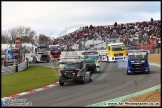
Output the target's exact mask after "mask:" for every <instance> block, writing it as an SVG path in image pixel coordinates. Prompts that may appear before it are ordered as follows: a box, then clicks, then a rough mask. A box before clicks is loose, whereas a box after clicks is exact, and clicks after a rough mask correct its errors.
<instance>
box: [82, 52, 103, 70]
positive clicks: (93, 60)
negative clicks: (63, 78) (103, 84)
mask: <svg viewBox="0 0 162 108" xmlns="http://www.w3.org/2000/svg"><path fill="white" fill-rule="evenodd" d="M81 57H82V58H83V59H85V60H86V67H87V70H88V71H92V72H98V73H99V72H100V63H101V59H100V56H99V53H98V52H97V51H86V52H82V53H81Z"/></svg>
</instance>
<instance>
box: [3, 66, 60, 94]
mask: <svg viewBox="0 0 162 108" xmlns="http://www.w3.org/2000/svg"><path fill="white" fill-rule="evenodd" d="M1 78H2V80H1V84H2V85H1V90H2V91H1V92H2V93H1V97H7V96H10V95H13V94H16V93H21V92H25V91H28V90H32V89H36V88H40V87H43V86H46V85H49V84H52V83H55V82H57V81H58V70H57V68H51V67H45V66H37V65H30V67H29V68H28V69H26V70H23V71H22V72H17V73H13V74H6V75H1Z"/></svg>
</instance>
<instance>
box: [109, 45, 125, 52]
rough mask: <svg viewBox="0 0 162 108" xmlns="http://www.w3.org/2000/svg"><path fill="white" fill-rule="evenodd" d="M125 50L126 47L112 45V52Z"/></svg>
mask: <svg viewBox="0 0 162 108" xmlns="http://www.w3.org/2000/svg"><path fill="white" fill-rule="evenodd" d="M121 50H124V45H112V51H121Z"/></svg>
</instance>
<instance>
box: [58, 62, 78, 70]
mask: <svg viewBox="0 0 162 108" xmlns="http://www.w3.org/2000/svg"><path fill="white" fill-rule="evenodd" d="M59 67H60V69H63V70H74V69H75V70H76V69H80V64H79V63H75V64H60V65H59Z"/></svg>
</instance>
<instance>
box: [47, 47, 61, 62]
mask: <svg viewBox="0 0 162 108" xmlns="http://www.w3.org/2000/svg"><path fill="white" fill-rule="evenodd" d="M50 55H51V58H52V59H53V60H59V59H60V56H61V50H60V45H51V46H50Z"/></svg>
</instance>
